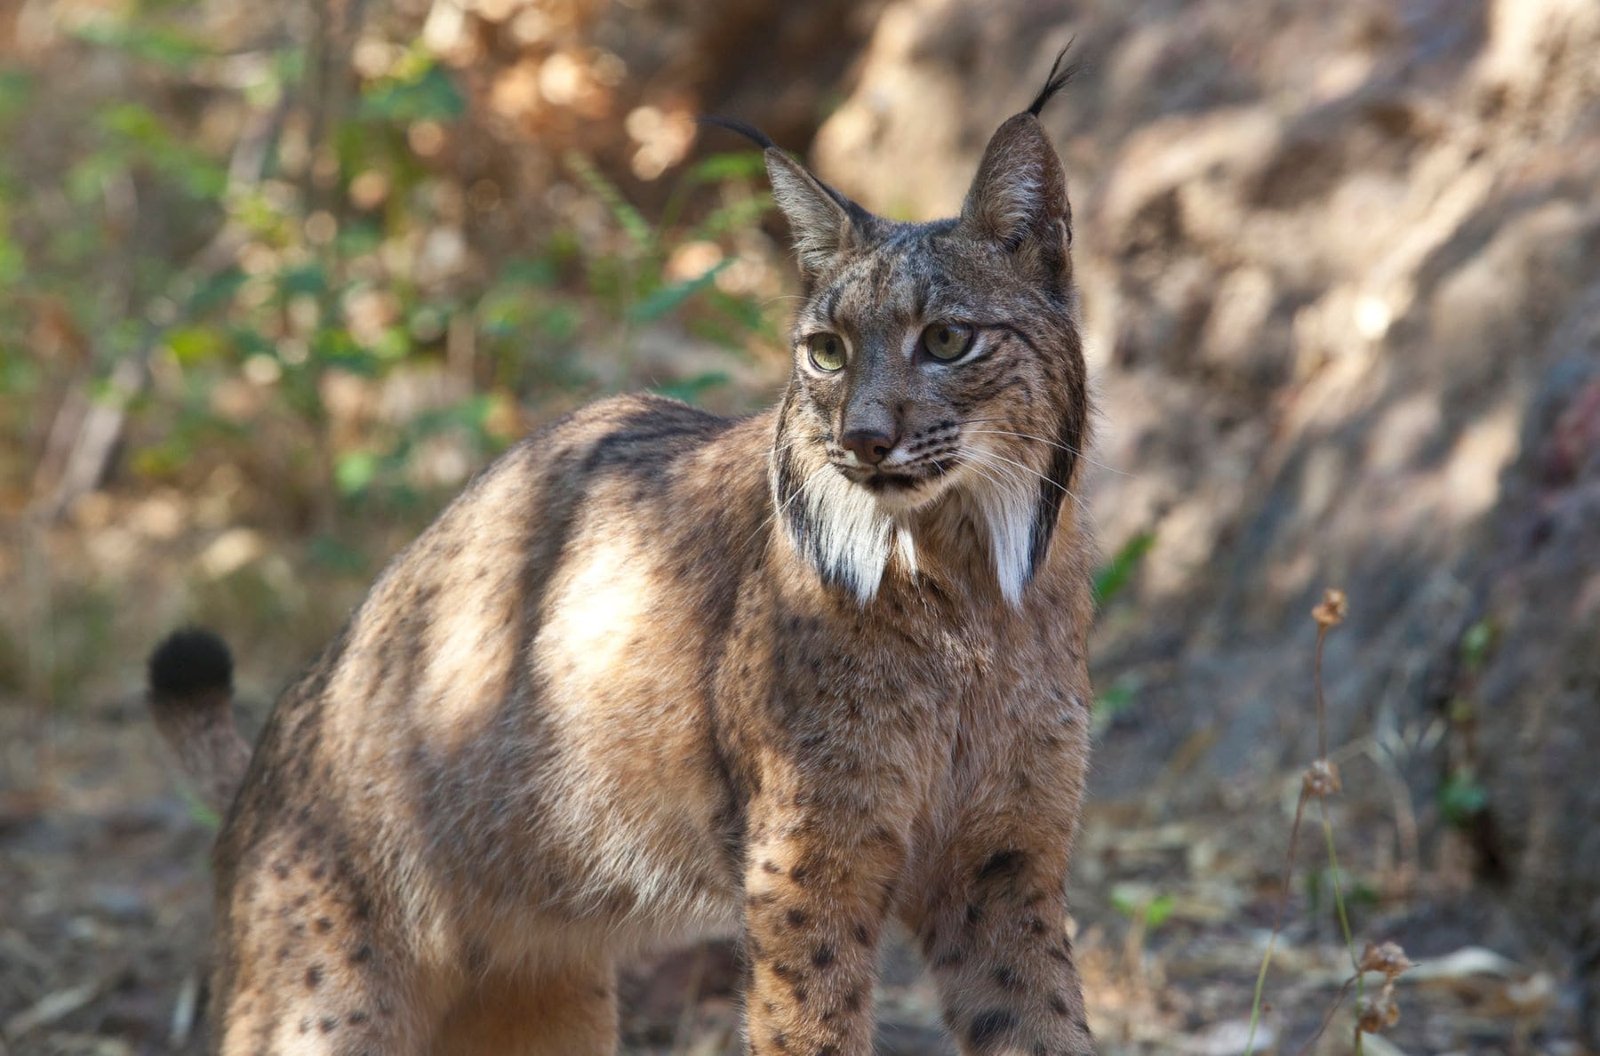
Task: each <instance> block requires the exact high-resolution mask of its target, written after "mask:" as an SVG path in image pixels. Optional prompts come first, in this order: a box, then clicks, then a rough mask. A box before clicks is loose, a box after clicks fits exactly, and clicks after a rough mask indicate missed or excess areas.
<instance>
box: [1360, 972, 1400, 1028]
mask: <svg viewBox="0 0 1600 1056" xmlns="http://www.w3.org/2000/svg"><path fill="white" fill-rule="evenodd" d="M1398 1022H1400V1006H1399V1005H1397V1004H1395V1000H1394V989H1393V988H1392V987H1391V986H1390V984H1388V983H1385V984H1384V986H1383V990H1382V991H1380V992H1379V993H1378V995H1377V996H1375V997H1371V998H1368V999H1367V1000H1366V1001H1363V1002H1362V1003H1361V1018H1360V1019H1358V1020H1357V1021H1356V1029H1357V1030H1359V1031H1361V1033H1363V1034H1378V1033H1381V1032H1382V1031H1385V1030H1387V1029H1388V1028H1390V1027H1392V1026H1394V1025H1395V1024H1396V1023H1398Z"/></svg>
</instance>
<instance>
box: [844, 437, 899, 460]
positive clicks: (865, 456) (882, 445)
mask: <svg viewBox="0 0 1600 1056" xmlns="http://www.w3.org/2000/svg"><path fill="white" fill-rule="evenodd" d="M899 442H900V437H899V436H898V435H891V434H889V433H885V432H880V431H878V430H876V429H852V430H850V431H849V432H848V433H845V434H844V435H843V436H841V437H840V438H839V443H841V444H843V445H844V447H845V450H847V451H849V452H850V453H852V454H853V455H855V456H856V459H857V460H858V461H861V462H865V463H866V464H867V465H869V466H875V465H877V464H878V463H879V462H882V461H883V460H884V459H886V458H888V457H889V452H890V451H893V450H894V445H895V444H898V443H899Z"/></svg>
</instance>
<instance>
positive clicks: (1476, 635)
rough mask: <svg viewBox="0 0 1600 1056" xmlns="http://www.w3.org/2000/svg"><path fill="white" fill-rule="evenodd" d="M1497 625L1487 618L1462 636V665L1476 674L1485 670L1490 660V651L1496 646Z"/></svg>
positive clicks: (1479, 621)
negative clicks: (1486, 662) (1485, 664)
mask: <svg viewBox="0 0 1600 1056" xmlns="http://www.w3.org/2000/svg"><path fill="white" fill-rule="evenodd" d="M1494 639H1495V625H1494V621H1493V620H1490V619H1489V618H1488V617H1485V618H1483V619H1481V620H1478V621H1477V622H1476V623H1474V624H1473V625H1472V626H1471V627H1468V628H1467V631H1466V633H1465V634H1463V635H1462V636H1461V663H1462V664H1463V666H1465V667H1466V669H1467V670H1468V671H1469V672H1471V673H1473V674H1476V673H1477V672H1479V671H1481V670H1483V665H1484V663H1485V661H1487V660H1488V658H1489V650H1490V649H1491V648H1493V646H1494Z"/></svg>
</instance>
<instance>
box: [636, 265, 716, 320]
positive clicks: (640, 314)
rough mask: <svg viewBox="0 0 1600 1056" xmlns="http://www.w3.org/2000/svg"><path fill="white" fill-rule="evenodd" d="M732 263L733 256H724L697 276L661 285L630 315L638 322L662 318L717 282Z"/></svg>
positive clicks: (637, 305)
mask: <svg viewBox="0 0 1600 1056" xmlns="http://www.w3.org/2000/svg"><path fill="white" fill-rule="evenodd" d="M731 263H733V258H731V257H723V258H722V259H721V260H719V261H717V262H716V264H714V265H712V266H711V267H710V268H708V269H706V271H705V272H704V273H702V274H700V275H698V276H696V277H695V278H692V279H685V280H684V281H683V282H674V283H672V284H671V285H668V286H663V287H661V288H660V289H659V290H656V291H655V292H654V293H652V294H650V296H648V297H646V298H645V299H644V300H642V301H640V302H639V303H638V304H636V305H634V306H633V307H632V308H631V309H630V310H629V311H628V317H629V318H630V319H632V320H633V321H634V322H637V323H648V322H653V321H654V320H657V319H660V318H661V317H662V316H664V315H667V314H669V313H671V312H673V311H675V310H676V309H677V308H678V306H679V305H681V304H683V303H684V302H685V301H687V300H688V299H689V298H691V297H693V296H694V295H695V294H697V293H699V292H700V291H701V290H703V289H705V288H706V287H707V286H710V285H711V284H712V283H713V282H716V281H717V276H718V275H720V274H721V273H722V272H723V271H724V270H725V269H726V268H727V267H728V265H729V264H731Z"/></svg>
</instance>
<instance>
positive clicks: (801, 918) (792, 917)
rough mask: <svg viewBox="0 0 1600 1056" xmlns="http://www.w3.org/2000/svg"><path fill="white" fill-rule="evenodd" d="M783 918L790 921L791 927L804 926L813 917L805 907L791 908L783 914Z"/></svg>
mask: <svg viewBox="0 0 1600 1056" xmlns="http://www.w3.org/2000/svg"><path fill="white" fill-rule="evenodd" d="M783 919H784V920H786V921H788V922H789V926H790V927H791V928H803V927H805V926H806V924H807V923H808V922H809V921H810V920H811V917H810V916H809V915H808V914H807V913H806V911H805V910H803V909H791V910H790V911H789V912H787V913H785V914H784V915H783Z"/></svg>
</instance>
